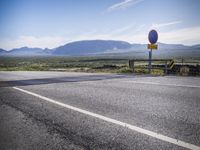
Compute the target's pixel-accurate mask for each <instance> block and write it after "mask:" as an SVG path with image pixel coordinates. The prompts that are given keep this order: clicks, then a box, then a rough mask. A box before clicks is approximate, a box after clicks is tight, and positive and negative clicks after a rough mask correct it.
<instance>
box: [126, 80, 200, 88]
mask: <svg viewBox="0 0 200 150" xmlns="http://www.w3.org/2000/svg"><path fill="white" fill-rule="evenodd" d="M124 82H129V83H136V84H150V85H160V86H174V87H187V88H200V86H198V85H186V84H166V83H156V82H143V81H124Z"/></svg>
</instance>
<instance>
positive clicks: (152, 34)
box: [147, 30, 158, 74]
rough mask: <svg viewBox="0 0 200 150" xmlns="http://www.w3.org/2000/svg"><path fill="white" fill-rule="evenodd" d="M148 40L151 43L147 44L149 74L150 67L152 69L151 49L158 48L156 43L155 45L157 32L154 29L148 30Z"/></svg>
mask: <svg viewBox="0 0 200 150" xmlns="http://www.w3.org/2000/svg"><path fill="white" fill-rule="evenodd" d="M148 38H149V42H150V43H151V44H148V45H147V48H148V49H150V50H149V73H150V74H151V69H152V64H151V62H152V50H153V49H158V45H156V42H157V41H158V33H157V31H156V30H151V31H150V32H149V37H148Z"/></svg>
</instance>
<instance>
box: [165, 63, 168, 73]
mask: <svg viewBox="0 0 200 150" xmlns="http://www.w3.org/2000/svg"><path fill="white" fill-rule="evenodd" d="M167 69H168V68H167V61H165V75H167Z"/></svg>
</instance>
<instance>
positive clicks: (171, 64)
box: [169, 60, 175, 69]
mask: <svg viewBox="0 0 200 150" xmlns="http://www.w3.org/2000/svg"><path fill="white" fill-rule="evenodd" d="M174 65H175V61H174V60H171V61H170V63H169V69H172V68H173V67H174Z"/></svg>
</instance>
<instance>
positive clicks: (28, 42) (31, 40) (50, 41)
mask: <svg viewBox="0 0 200 150" xmlns="http://www.w3.org/2000/svg"><path fill="white" fill-rule="evenodd" d="M66 42H67V40H66V39H65V38H63V37H48V36H46V37H34V36H20V37H19V38H17V39H14V40H13V39H8V38H7V39H1V40H0V47H1V48H3V49H6V50H10V49H13V48H20V47H24V46H28V47H39V48H55V47H57V46H60V45H63V44H65V43H66Z"/></svg>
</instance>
